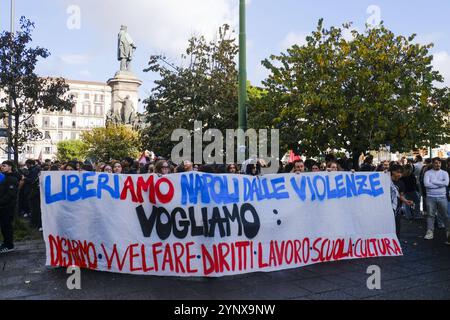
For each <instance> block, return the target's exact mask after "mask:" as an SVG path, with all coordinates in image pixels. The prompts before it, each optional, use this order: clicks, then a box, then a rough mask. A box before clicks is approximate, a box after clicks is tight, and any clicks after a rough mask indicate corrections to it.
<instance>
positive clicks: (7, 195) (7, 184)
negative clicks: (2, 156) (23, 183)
mask: <svg viewBox="0 0 450 320" xmlns="http://www.w3.org/2000/svg"><path fill="white" fill-rule="evenodd" d="M13 168H14V164H13V163H12V162H11V161H4V162H3V163H2V166H1V172H2V174H3V175H4V178H3V179H2V180H3V181H2V182H1V183H0V228H1V232H2V235H3V244H2V245H1V246H0V254H2V253H8V252H11V251H14V243H13V225H12V223H13V218H14V211H15V209H16V203H17V195H18V187H19V177H18V175H17V173H14V172H13Z"/></svg>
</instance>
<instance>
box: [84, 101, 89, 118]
mask: <svg viewBox="0 0 450 320" xmlns="http://www.w3.org/2000/svg"><path fill="white" fill-rule="evenodd" d="M83 114H84V115H90V114H91V103H90V102H89V101H86V102H84V103H83Z"/></svg>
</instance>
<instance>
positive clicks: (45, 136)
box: [44, 131, 52, 139]
mask: <svg viewBox="0 0 450 320" xmlns="http://www.w3.org/2000/svg"><path fill="white" fill-rule="evenodd" d="M51 138H52V137H51V136H50V131H45V132H44V139H51Z"/></svg>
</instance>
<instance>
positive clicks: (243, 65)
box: [237, 0, 247, 153]
mask: <svg viewBox="0 0 450 320" xmlns="http://www.w3.org/2000/svg"><path fill="white" fill-rule="evenodd" d="M245 1H246V0H239V98H238V115H239V123H238V124H239V129H241V130H239V133H238V137H237V138H238V149H239V153H242V151H243V150H245V134H244V133H245V131H246V130H247V35H246V13H245V11H246V8H245ZM244 152H245V151H244Z"/></svg>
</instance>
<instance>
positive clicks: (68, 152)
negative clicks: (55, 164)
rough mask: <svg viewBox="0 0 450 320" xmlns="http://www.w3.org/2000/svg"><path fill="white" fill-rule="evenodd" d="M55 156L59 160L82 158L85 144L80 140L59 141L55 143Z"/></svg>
mask: <svg viewBox="0 0 450 320" xmlns="http://www.w3.org/2000/svg"><path fill="white" fill-rule="evenodd" d="M57 148H58V152H57V158H58V160H60V161H70V160H73V159H77V160H82V159H83V158H84V152H83V151H84V150H85V149H86V146H85V145H84V143H83V141H81V140H66V141H60V142H58V145H57Z"/></svg>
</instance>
